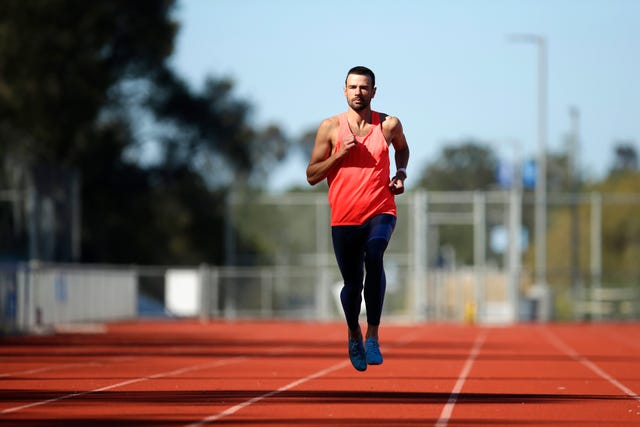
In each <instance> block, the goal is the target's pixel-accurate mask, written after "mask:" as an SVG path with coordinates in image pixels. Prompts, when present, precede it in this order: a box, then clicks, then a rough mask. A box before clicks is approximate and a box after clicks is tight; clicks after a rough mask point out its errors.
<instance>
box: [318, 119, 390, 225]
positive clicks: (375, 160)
mask: <svg viewBox="0 0 640 427" xmlns="http://www.w3.org/2000/svg"><path fill="white" fill-rule="evenodd" d="M338 118H339V122H340V130H339V132H338V141H337V143H336V147H335V150H337V149H338V148H339V147H340V144H341V143H342V141H343V140H344V137H345V136H347V135H349V134H350V133H351V129H350V128H349V122H348V120H347V113H346V112H344V113H342V114H340V115H339V116H338ZM371 124H372V125H373V126H372V127H371V131H370V132H369V134H368V135H367V136H365V137H364V138H358V137H356V140H357V141H358V144H357V145H356V146H355V147H353V149H351V151H349V153H348V154H347V155H346V156H345V157H343V158H342V161H341V163H340V164H339V165H338V166H337V167H335V168H333V169H331V170H330V171H329V173H328V175H327V182H328V183H329V205H330V206H331V225H332V226H333V225H360V224H363V223H364V222H365V221H367V220H368V219H369V218H371V217H373V216H375V215H379V214H385V213H386V214H391V215H394V216H395V215H396V203H395V199H394V196H393V193H391V190H390V189H389V163H390V162H389V144H388V143H387V140H386V139H385V137H384V134H383V133H382V124H381V123H380V113H378V112H376V111H372V112H371Z"/></svg>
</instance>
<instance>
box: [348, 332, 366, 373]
mask: <svg viewBox="0 0 640 427" xmlns="http://www.w3.org/2000/svg"><path fill="white" fill-rule="evenodd" d="M349 359H351V364H352V365H353V367H354V368H356V369H357V370H358V371H366V370H367V359H366V355H365V352H364V346H363V345H362V339H359V340H352V339H349Z"/></svg>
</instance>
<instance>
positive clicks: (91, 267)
mask: <svg viewBox="0 0 640 427" xmlns="http://www.w3.org/2000/svg"><path fill="white" fill-rule="evenodd" d="M639 17H640V3H638V2H636V1H634V0H608V1H607V0H584V1H580V2H577V1H570V0H564V1H546V0H523V1H519V2H513V1H507V0H485V1H471V0H455V1H435V0H429V1H409V0H400V1H397V2H393V3H392V4H389V3H388V2H382V1H371V2H367V3H366V4H363V3H362V2H356V1H350V0H346V1H344V0H343V1H334V0H328V1H323V2H299V1H294V0H270V1H258V0H239V1H232V0H216V1H205V0H181V1H178V0H175V1H173V0H154V1H151V0H140V1H136V2H125V1H94V2H84V1H79V0H40V1H35V0H34V1H18V0H6V1H3V2H2V3H1V4H0V330H2V331H3V332H8V333H13V332H16V331H19V332H20V331H24V332H29V331H33V330H35V329H38V330H42V329H47V328H50V327H55V325H60V324H66V323H75V322H93V321H110V320H119V319H130V318H140V317H148V316H162V317H182V316H199V317H201V318H205V319H206V318H211V317H227V318H237V317H243V316H245V317H269V318H271V317H293V318H305V319H316V320H322V319H336V318H341V313H340V309H339V305H338V303H337V298H336V292H337V290H338V289H339V286H340V276H339V273H338V271H337V270H336V267H335V259H334V257H333V252H332V248H331V245H330V235H329V232H330V228H329V223H328V215H329V214H328V207H327V202H326V190H327V186H326V183H321V184H319V185H317V186H316V187H313V188H311V187H309V186H308V185H307V183H306V179H305V168H306V163H307V160H308V156H309V153H310V150H311V147H312V145H313V141H314V137H315V132H316V129H317V126H318V124H319V123H320V122H321V121H322V119H324V118H326V117H329V116H332V115H334V114H337V113H339V112H341V111H344V110H346V103H345V100H344V96H343V93H342V89H343V86H344V79H345V77H346V72H347V71H348V69H349V68H351V67H352V66H354V65H366V66H368V67H370V68H372V69H373V71H374V72H375V73H376V83H377V87H378V91H377V94H376V97H375V99H374V100H373V108H374V109H377V110H380V111H383V112H387V113H389V114H392V115H397V116H398V117H399V118H400V120H401V121H402V123H403V125H404V129H405V133H406V136H407V139H408V142H409V145H410V148H411V160H410V165H409V170H408V175H409V179H408V181H407V184H408V186H409V191H408V192H407V193H406V194H405V195H403V196H402V197H399V198H397V202H398V206H399V223H398V227H397V229H396V232H395V234H394V237H393V239H392V242H391V246H390V248H389V251H388V252H387V258H386V261H387V275H388V280H389V288H388V293H387V300H386V302H385V304H386V305H385V311H386V316H387V317H389V318H398V319H402V320H407V319H408V320H411V321H456V322H462V321H466V322H485V323H496V322H497V323H504V322H514V321H551V320H562V321H570V320H571V321H585V320H587V321H595V320H600V321H602V320H635V319H637V318H638V316H639V315H640V313H639V312H640V310H639V309H638V308H637V307H638V303H639V302H640V301H639V298H640V294H639V292H640V264H639V263H638V260H639V259H640V171H639V164H638V150H639V149H640V144H639V142H638V140H639V138H640V121H639V120H638V117H640V103H639V102H638V100H640V85H639V84H638V83H637V76H638V75H640V56H638V54H637V52H640V27H638V26H637V20H638V18H639Z"/></svg>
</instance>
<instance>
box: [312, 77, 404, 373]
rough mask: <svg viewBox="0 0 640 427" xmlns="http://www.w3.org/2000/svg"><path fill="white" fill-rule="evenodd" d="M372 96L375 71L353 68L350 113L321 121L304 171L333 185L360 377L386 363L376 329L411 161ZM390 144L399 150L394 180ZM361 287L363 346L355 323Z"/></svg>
mask: <svg viewBox="0 0 640 427" xmlns="http://www.w3.org/2000/svg"><path fill="white" fill-rule="evenodd" d="M375 94H376V78H375V75H374V74H373V72H372V71H371V70H370V69H368V68H366V67H362V66H358V67H354V68H352V69H351V70H349V72H348V73H347V78H346V80H345V88H344V95H345V97H346V99H347V105H348V109H347V111H346V112H343V113H341V114H338V115H336V116H333V117H330V118H328V119H325V120H323V121H322V123H321V124H320V126H319V128H318V132H317V134H316V140H315V144H314V147H313V151H312V152H311V158H310V160H309V165H308V167H307V181H308V182H309V184H311V185H315V184H317V183H319V182H320V181H322V180H324V179H325V178H326V179H327V182H328V184H329V204H330V206H331V235H332V240H333V249H334V252H335V255H336V260H337V262H338V267H339V268H340V272H341V274H342V278H343V281H344V286H343V287H342V291H341V293H340V300H341V302H342V308H343V310H344V315H345V319H346V322H347V327H348V344H349V358H350V359H351V363H352V364H353V367H354V368H356V369H357V370H358V371H364V370H366V369H367V365H379V364H381V363H382V354H381V353H380V346H379V343H378V327H379V325H380V317H381V315H382V304H383V301H384V294H385V288H386V279H385V274H384V266H383V256H384V252H385V250H386V248H387V245H388V243H389V239H390V238H391V234H392V233H393V230H394V228H395V224H396V204H395V195H397V194H402V193H403V192H404V181H405V180H406V179H407V169H406V168H407V164H408V162H409V146H408V145H407V140H406V138H405V136H404V132H403V130H402V124H401V123H400V120H398V119H397V118H396V117H392V116H389V115H387V114H384V113H379V112H377V111H372V110H371V100H372V99H373V97H374V96H375ZM389 144H391V145H393V149H394V152H395V164H396V174H395V175H394V176H393V177H392V178H389V176H390V159H389V157H390V155H389ZM365 271H366V276H365ZM363 288H364V301H365V306H366V311H367V331H366V336H365V338H366V341H365V342H364V344H363V336H362V331H361V329H360V323H359V320H358V317H359V315H360V305H361V302H362V296H361V295H362V290H363ZM365 347H366V350H365Z"/></svg>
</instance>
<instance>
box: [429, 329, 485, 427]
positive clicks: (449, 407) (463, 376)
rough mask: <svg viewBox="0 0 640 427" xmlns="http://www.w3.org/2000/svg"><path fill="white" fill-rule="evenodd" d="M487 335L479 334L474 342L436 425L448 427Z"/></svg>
mask: <svg viewBox="0 0 640 427" xmlns="http://www.w3.org/2000/svg"><path fill="white" fill-rule="evenodd" d="M486 337H487V334H486V332H485V333H482V334H480V335H478V337H477V338H476V340H475V342H474V344H473V348H472V349H471V353H469V357H468V358H467V361H466V362H465V364H464V366H463V367H462V371H460V375H458V381H456V384H455V386H454V387H453V390H452V391H451V394H450V395H449V400H448V401H447V404H446V405H444V408H442V412H441V413H440V418H439V419H438V421H437V422H436V423H435V427H446V426H447V424H448V423H449V420H450V419H451V414H452V413H453V408H454V406H456V402H457V400H458V397H459V396H460V392H461V391H462V387H463V386H464V383H465V381H466V380H467V376H468V375H469V372H470V371H471V367H472V366H473V362H474V361H475V360H476V357H478V354H480V348H481V347H482V344H483V343H484V340H485V339H486Z"/></svg>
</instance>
